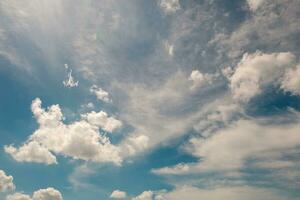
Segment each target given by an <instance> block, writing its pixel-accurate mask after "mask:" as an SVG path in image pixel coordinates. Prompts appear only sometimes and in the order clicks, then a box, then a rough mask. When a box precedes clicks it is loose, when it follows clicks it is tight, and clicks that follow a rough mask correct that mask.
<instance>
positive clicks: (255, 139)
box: [191, 120, 300, 171]
mask: <svg viewBox="0 0 300 200" xmlns="http://www.w3.org/2000/svg"><path fill="white" fill-rule="evenodd" d="M299 128H300V123H299V122H298V123H296V124H289V125H283V126H282V125H260V124H258V123H257V122H255V121H249V120H239V121H237V122H236V123H235V124H233V125H231V126H230V127H229V128H227V129H224V130H221V131H219V132H217V133H216V134H215V135H213V136H212V137H210V138H208V139H196V138H194V139H192V140H191V145H192V146H193V148H192V149H193V150H194V151H195V152H193V154H194V155H196V156H199V158H201V160H202V161H201V162H200V163H199V165H198V166H197V167H196V168H198V170H200V171H210V170H212V171H214V170H232V169H241V168H243V167H244V164H245V162H246V161H247V159H250V158H252V159H259V158H260V157H261V156H268V155H272V154H274V153H277V154H279V155H280V154H281V153H282V152H286V153H287V152H288V150H290V149H293V148H296V147H297V146H299V145H300V143H299V139H300V138H299V134H298V130H299Z"/></svg>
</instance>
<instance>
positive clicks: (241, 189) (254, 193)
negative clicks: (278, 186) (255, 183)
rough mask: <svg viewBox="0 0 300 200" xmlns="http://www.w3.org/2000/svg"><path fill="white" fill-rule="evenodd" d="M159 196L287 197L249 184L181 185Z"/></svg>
mask: <svg viewBox="0 0 300 200" xmlns="http://www.w3.org/2000/svg"><path fill="white" fill-rule="evenodd" d="M161 196H162V198H161V199H164V200H182V199H188V200H199V199H209V200H220V199H230V200H252V199H255V200H287V198H284V197H282V196H280V195H279V194H278V192H277V191H273V190H271V189H264V188H257V187H250V186H235V187H216V188H212V189H209V188H208V189H200V188H197V187H193V186H182V187H178V188H176V189H175V190H173V191H170V192H167V193H166V194H162V195H161Z"/></svg>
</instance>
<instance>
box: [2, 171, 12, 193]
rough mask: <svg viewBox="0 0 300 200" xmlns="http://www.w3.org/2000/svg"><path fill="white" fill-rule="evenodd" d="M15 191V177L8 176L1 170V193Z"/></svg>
mask: <svg viewBox="0 0 300 200" xmlns="http://www.w3.org/2000/svg"><path fill="white" fill-rule="evenodd" d="M14 189H15V185H14V183H13V177H12V176H8V175H6V174H5V172H4V171H2V170H0V192H5V191H7V190H14Z"/></svg>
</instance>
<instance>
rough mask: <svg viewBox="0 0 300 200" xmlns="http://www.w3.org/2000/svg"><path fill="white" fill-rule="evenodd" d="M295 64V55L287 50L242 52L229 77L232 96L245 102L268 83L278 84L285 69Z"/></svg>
mask: <svg viewBox="0 0 300 200" xmlns="http://www.w3.org/2000/svg"><path fill="white" fill-rule="evenodd" d="M293 64H295V56H294V55H293V54H292V53H289V52H282V53H270V54H266V53H262V52H260V51H257V52H256V53H253V54H247V53H246V54H244V56H243V58H242V60H241V61H240V62H239V63H238V65H237V67H236V70H235V72H234V73H233V75H232V76H231V77H230V89H231V91H232V95H233V98H234V99H236V100H238V101H242V102H247V101H248V100H250V99H251V98H252V97H254V96H255V95H258V94H260V93H261V92H262V90H263V87H265V86H268V85H270V84H277V85H279V84H280V82H278V81H279V79H280V77H282V76H283V74H284V72H285V70H286V69H287V68H289V67H292V66H293Z"/></svg>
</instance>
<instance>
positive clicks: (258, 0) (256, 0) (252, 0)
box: [247, 0, 266, 11]
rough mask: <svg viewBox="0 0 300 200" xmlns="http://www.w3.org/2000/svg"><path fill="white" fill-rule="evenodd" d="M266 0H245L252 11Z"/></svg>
mask: <svg viewBox="0 0 300 200" xmlns="http://www.w3.org/2000/svg"><path fill="white" fill-rule="evenodd" d="M265 1H266V0H247V2H248V4H249V7H250V9H251V10H252V11H255V10H257V9H258V8H259V6H261V5H262V4H263V3H264V2H265Z"/></svg>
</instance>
